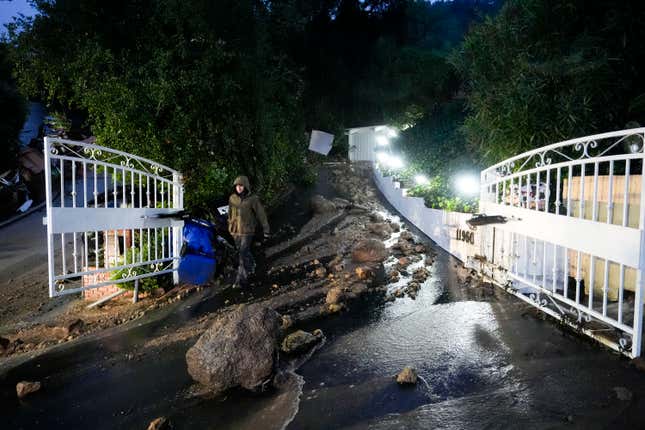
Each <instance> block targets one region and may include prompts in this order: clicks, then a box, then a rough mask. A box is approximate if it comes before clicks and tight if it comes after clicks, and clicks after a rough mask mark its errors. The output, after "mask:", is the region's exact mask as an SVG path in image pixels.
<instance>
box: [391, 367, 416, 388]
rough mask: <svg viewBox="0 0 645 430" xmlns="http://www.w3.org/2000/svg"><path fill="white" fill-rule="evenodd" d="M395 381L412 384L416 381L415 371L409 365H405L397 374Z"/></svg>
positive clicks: (400, 383) (401, 383)
mask: <svg viewBox="0 0 645 430" xmlns="http://www.w3.org/2000/svg"><path fill="white" fill-rule="evenodd" d="M396 382H397V383H398V384H399V385H414V384H416V383H417V372H416V371H415V370H414V369H413V368H411V367H406V368H404V369H403V370H402V371H401V373H399V374H398V375H397V377H396Z"/></svg>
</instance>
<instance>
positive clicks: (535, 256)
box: [532, 238, 537, 284]
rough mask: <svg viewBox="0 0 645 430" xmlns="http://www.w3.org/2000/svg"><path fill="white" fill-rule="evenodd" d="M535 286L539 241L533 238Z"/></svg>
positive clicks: (534, 281)
mask: <svg viewBox="0 0 645 430" xmlns="http://www.w3.org/2000/svg"><path fill="white" fill-rule="evenodd" d="M532 257H533V258H532V259H533V284H535V283H536V279H537V239H535V238H533V256H532Z"/></svg>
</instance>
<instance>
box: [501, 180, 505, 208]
mask: <svg viewBox="0 0 645 430" xmlns="http://www.w3.org/2000/svg"><path fill="white" fill-rule="evenodd" d="M502 204H503V205H506V179H504V181H503V182H502Z"/></svg>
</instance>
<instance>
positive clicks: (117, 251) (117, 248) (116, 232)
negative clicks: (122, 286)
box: [112, 228, 119, 267]
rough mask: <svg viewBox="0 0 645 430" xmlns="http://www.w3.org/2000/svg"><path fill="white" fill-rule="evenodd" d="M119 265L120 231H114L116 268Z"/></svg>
mask: <svg viewBox="0 0 645 430" xmlns="http://www.w3.org/2000/svg"><path fill="white" fill-rule="evenodd" d="M118 265H119V230H118V229H116V228H115V229H114V260H113V266H112V267H116V266H118Z"/></svg>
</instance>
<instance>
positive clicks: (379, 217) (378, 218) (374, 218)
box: [370, 212, 385, 222]
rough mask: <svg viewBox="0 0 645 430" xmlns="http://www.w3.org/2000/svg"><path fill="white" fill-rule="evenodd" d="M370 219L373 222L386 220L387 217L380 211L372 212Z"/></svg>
mask: <svg viewBox="0 0 645 430" xmlns="http://www.w3.org/2000/svg"><path fill="white" fill-rule="evenodd" d="M370 221H372V222H384V221H385V218H384V217H383V215H381V214H380V213H378V212H372V213H371V214H370Z"/></svg>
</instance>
